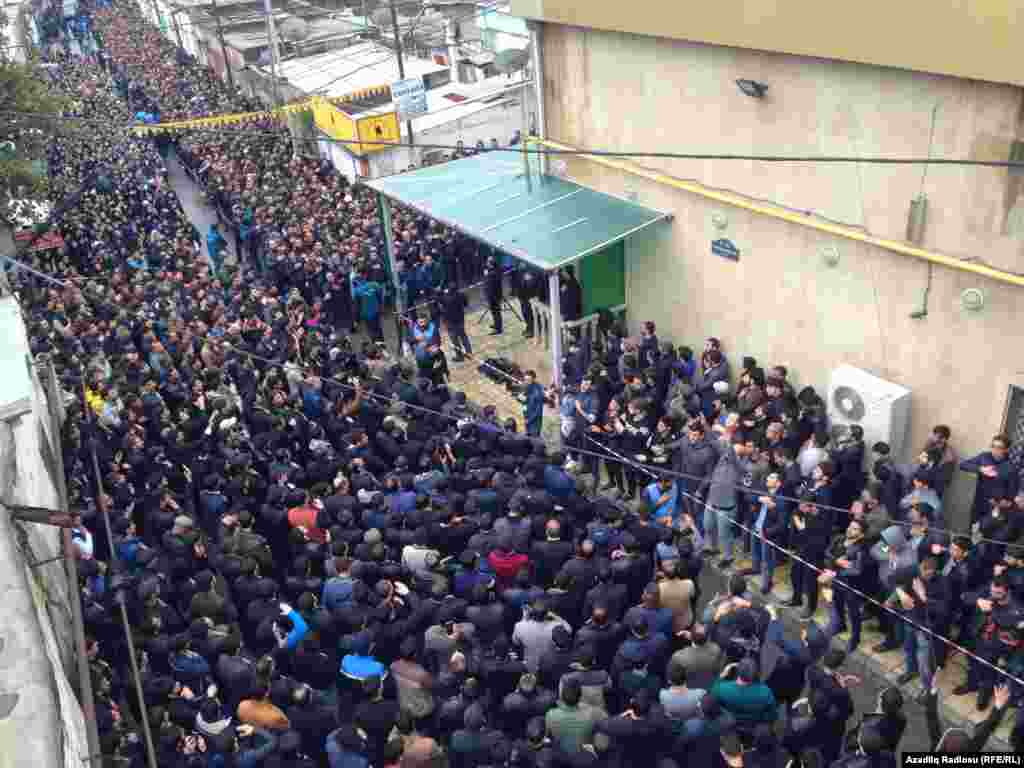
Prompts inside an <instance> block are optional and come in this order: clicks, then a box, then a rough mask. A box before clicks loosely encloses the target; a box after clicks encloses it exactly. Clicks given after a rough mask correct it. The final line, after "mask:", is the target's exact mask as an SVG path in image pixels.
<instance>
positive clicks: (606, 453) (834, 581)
mask: <svg viewBox="0 0 1024 768" xmlns="http://www.w3.org/2000/svg"><path fill="white" fill-rule="evenodd" d="M580 154H592V153H584V152H580ZM855 161H857V162H862V161H863V158H857V159H856V160H855ZM931 162H935V161H931ZM939 162H942V161H939ZM6 261H7V262H8V263H11V264H14V265H15V266H16V267H18V268H19V269H23V270H26V271H28V272H29V273H31V274H34V275H36V276H37V277H40V278H41V279H44V280H46V281H47V282H50V283H52V284H55V285H58V286H61V287H65V288H66V287H68V283H67V282H65V281H61V280H59V279H57V278H55V277H53V276H52V275H49V274H46V273H43V272H40V271H39V270H35V269H33V268H32V267H29V266H28V265H27V264H24V263H23V262H21V261H18V260H15V259H11V258H9V257H8V258H7V259H6ZM89 300H90V301H92V299H89ZM96 303H97V304H101V303H107V302H96ZM108 304H109V303H108ZM109 305H110V306H114V305H113V304H109ZM217 343H218V344H220V345H221V346H224V347H227V348H228V349H232V350H233V351H235V352H236V353H238V354H242V355H245V356H247V357H249V358H250V359H253V360H259V361H261V362H264V363H266V364H268V365H271V366H275V367H279V368H281V369H283V370H289V369H290V368H294V366H293V365H292V364H289V363H282V362H280V361H277V360H272V359H269V358H263V357H261V356H259V355H254V354H252V353H250V352H249V351H247V350H242V349H238V348H237V347H234V345H231V344H230V343H228V342H224V341H222V340H221V341H218V342H217ZM483 365H488V367H491V368H493V366H489V364H487V363H486V362H484V363H483ZM299 369H300V370H304V371H309V370H310V368H309V367H308V366H299ZM495 370H498V369H495ZM501 373H502V375H503V376H505V377H506V378H509V379H510V380H512V381H515V379H514V377H511V376H509V375H508V374H506V373H505V372H503V371H502V372H501ZM329 380H331V381H332V382H333V383H335V384H337V385H339V386H341V387H347V388H348V389H350V390H353V391H357V392H361V388H359V387H354V386H352V385H349V384H347V383H344V382H340V381H338V380H337V378H336V377H331V378H330V379H329ZM83 381H84V377H83ZM362 395H363V396H368V397H370V398H375V399H380V400H382V401H384V402H386V403H388V404H389V405H393V404H395V403H396V402H400V401H398V400H397V398H394V397H391V398H388V397H383V396H380V395H375V394H373V393H366V392H362ZM402 405H403V406H404V407H407V408H410V409H413V410H420V411H423V412H427V413H431V414H433V415H436V416H440V417H442V418H447V419H452V420H458V417H456V416H454V415H452V414H445V413H443V412H441V411H434V410H432V409H429V408H424V407H422V406H415V405H413V404H410V403H402ZM498 429H499V430H500V431H501V432H504V430H502V429H501V428H500V426H499V427H498ZM584 434H585V433H584ZM585 436H586V437H587V438H588V439H590V441H591V442H592V443H594V444H596V445H598V446H599V447H600V448H602V449H603V451H604V453H595V452H592V451H586V450H585V449H575V450H577V452H579V453H582V454H585V455H590V456H594V457H596V458H599V459H604V460H607V459H608V456H609V455H611V456H612V457H614V458H615V460H616V461H618V462H620V463H622V464H624V465H627V466H631V467H633V468H635V469H637V470H639V471H641V472H643V473H644V474H646V475H647V476H648V477H652V478H654V477H660V476H670V477H682V478H686V479H694V480H700V481H703V480H704V479H705V478H698V477H696V476H688V475H686V474H684V473H679V472H674V471H668V470H661V469H657V470H656V469H652V468H649V467H647V466H644V465H641V464H638V463H636V462H633V461H631V460H629V459H627V458H626V457H624V456H621V455H620V454H617V453H616V452H614V451H612V450H611V449H610V448H609V447H608V446H604V445H603V444H601V443H598V442H597V441H595V440H593V438H590V436H589V435H586V434H585ZM93 460H94V465H95V467H94V471H95V473H96V480H97V483H98V487H99V488H102V479H101V477H100V474H99V467H98V464H97V463H96V457H95V454H94V455H93ZM734 488H735V490H738V491H741V492H744V493H747V494H749V493H751V490H750V489H749V488H745V487H744V486H741V485H737V486H734ZM680 493H681V494H682V495H683V496H684V497H686V498H688V499H690V500H691V501H693V502H694V503H696V504H698V505H700V506H701V507H703V508H704V509H710V510H711V511H712V513H713V514H715V515H718V514H720V513H721V510H717V509H715V508H714V507H713V506H711V505H709V504H708V503H706V502H705V501H704V500H703V499H700V498H698V497H696V496H694V495H692V494H690V493H687V492H685V491H682V490H680ZM780 498H785V497H780ZM813 506H815V507H818V508H820V509H833V510H838V511H841V512H844V513H845V512H846V510H842V509H840V508H838V507H832V506H830V505H820V504H814V505H813ZM103 513H104V518H105V520H104V521H105V524H106V526H107V528H108V535H109V525H110V524H109V516H108V514H107V511H106V509H105V508H103ZM729 521H730V522H732V523H733V524H734V525H736V527H737V528H739V529H741V530H743V531H745V532H747V533H748V534H750V535H751V536H754V537H756V538H758V539H759V540H761V541H762V542H763V543H765V544H767V545H768V546H771V547H773V548H774V549H777V550H779V551H780V552H782V553H783V554H786V555H788V556H789V557H790V558H792V559H793V560H794V561H795V562H799V563H801V564H802V565H803V566H804V567H806V568H808V569H810V570H811V571H812V572H814V573H817V574H822V573H824V572H825V569H823V568H820V567H818V566H817V565H815V564H813V563H810V562H808V561H806V560H804V559H803V558H801V557H799V556H798V555H796V554H795V553H793V552H790V551H788V550H786V549H784V548H783V547H781V546H779V545H777V544H775V543H774V542H771V541H769V540H768V539H766V538H764V537H763V536H761V535H759V534H758V533H757V532H756V531H754V530H752V529H750V528H748V527H747V526H744V525H742V524H741V523H738V522H736V521H735V520H734V519H733V518H729ZM942 530H944V529H941V528H930V531H942ZM983 540H986V541H993V542H994V543H996V544H999V545H1001V546H1019V545H1014V544H1010V543H1008V542H1001V541H998V540H987V539H983ZM111 541H112V540H111ZM831 583H832V584H833V585H834V586H835V585H838V586H839V587H841V588H843V589H846V590H848V591H849V592H851V593H853V594H856V595H858V596H859V597H861V598H862V599H863V600H865V601H867V602H870V603H871V604H873V605H875V606H876V607H878V608H879V609H881V610H884V611H886V612H888V613H890V614H891V615H893V616H895V617H896V618H897V619H899V620H900V621H903V622H905V623H907V624H909V625H910V626H912V627H913V628H914V629H916V630H917V631H919V632H922V633H924V634H926V635H927V636H929V637H932V638H934V639H936V640H938V641H940V642H943V643H946V644H947V645H948V646H949V647H951V648H953V649H954V650H956V651H958V652H960V653H963V654H964V655H965V656H967V657H968V658H970V659H973V660H974V661H976V662H977V663H979V664H982V665H983V666H986V667H988V668H989V669H990V670H992V671H993V672H996V673H998V674H1000V675H1003V676H1004V677H1006V678H1008V679H1010V680H1012V681H1013V682H1015V683H1017V684H1018V685H1022V686H1024V680H1021V679H1019V678H1017V677H1016V676H1014V675H1012V674H1011V673H1009V672H1007V671H1006V670H1003V669H1001V668H1000V667H999V666H998V665H996V664H993V663H991V662H989V661H988V660H986V659H984V658H982V657H980V656H978V655H976V654H974V653H973V652H971V651H969V650H967V649H966V648H963V647H962V646H960V645H959V644H957V643H955V642H953V641H951V640H949V639H948V638H945V637H943V636H941V635H938V634H936V633H935V632H933V631H932V630H930V629H929V628H927V627H924V626H921V625H920V624H918V623H917V622H916V621H914V620H913V619H911V618H910V617H908V616H906V615H905V614H903V613H901V612H898V611H896V610H894V609H892V608H889V606H887V605H885V604H884V603H881V602H879V601H877V600H875V599H874V598H873V597H871V596H869V595H866V594H864V593H863V592H861V591H860V590H858V589H857V588H855V587H852V586H851V585H849V584H846V583H845V582H843V581H841V580H839V579H835V578H834V579H832V582H831ZM121 607H122V615H123V616H122V618H123V621H124V623H125V629H126V632H127V631H128V626H127V616H126V614H125V613H124V605H123V603H122V606H121ZM133 660H134V659H133ZM133 671H134V677H135V681H136V685H138V683H139V673H138V670H137V669H136V670H133ZM147 735H148V734H147ZM150 748H151V747H150Z"/></svg>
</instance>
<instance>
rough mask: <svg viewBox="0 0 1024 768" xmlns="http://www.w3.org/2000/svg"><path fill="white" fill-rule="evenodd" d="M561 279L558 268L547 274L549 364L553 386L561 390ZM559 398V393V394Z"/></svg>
mask: <svg viewBox="0 0 1024 768" xmlns="http://www.w3.org/2000/svg"><path fill="white" fill-rule="evenodd" d="M560 294H561V281H560V280H559V279H558V270H557V269H555V270H552V271H551V272H550V273H549V274H548V296H549V297H550V298H549V306H550V307H551V366H552V374H553V378H554V382H555V387H557V388H558V390H559V392H561V390H562V308H561V307H560V306H559V297H560ZM559 400H561V395H559Z"/></svg>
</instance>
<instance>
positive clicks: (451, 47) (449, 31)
mask: <svg viewBox="0 0 1024 768" xmlns="http://www.w3.org/2000/svg"><path fill="white" fill-rule="evenodd" d="M444 44H445V50H446V51H447V53H448V70H449V71H450V72H451V75H450V77H451V80H452V82H453V83H457V82H459V62H458V61H456V55H457V54H458V52H459V41H458V40H457V39H456V38H455V23H454V22H453V21H452V20H451V19H450V18H447V17H445V20H444Z"/></svg>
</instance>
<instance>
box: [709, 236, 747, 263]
mask: <svg viewBox="0 0 1024 768" xmlns="http://www.w3.org/2000/svg"><path fill="white" fill-rule="evenodd" d="M711 253H712V254H714V255H715V256H721V257H722V258H723V259H732V260H733V261H739V260H740V249H739V248H737V247H736V244H735V243H734V242H733V241H732V240H728V239H726V238H724V237H722V238H719V239H718V240H712V241H711Z"/></svg>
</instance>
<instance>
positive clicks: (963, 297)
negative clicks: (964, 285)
mask: <svg viewBox="0 0 1024 768" xmlns="http://www.w3.org/2000/svg"><path fill="white" fill-rule="evenodd" d="M960 306H961V307H963V308H964V309H965V310H966V311H968V312H980V311H981V310H982V309H984V308H985V292H984V291H982V290H981V289H980V288H968V289H967V290H966V291H964V292H963V293H961V294H960Z"/></svg>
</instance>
